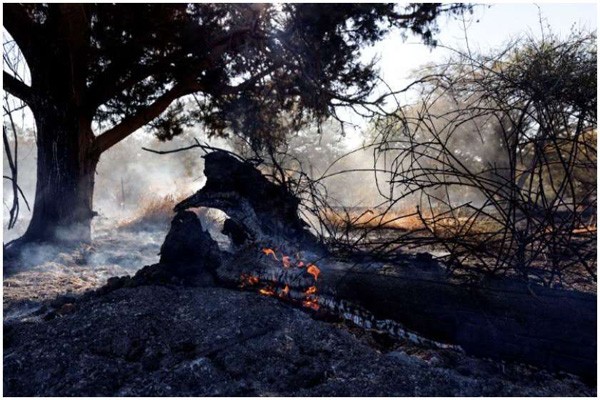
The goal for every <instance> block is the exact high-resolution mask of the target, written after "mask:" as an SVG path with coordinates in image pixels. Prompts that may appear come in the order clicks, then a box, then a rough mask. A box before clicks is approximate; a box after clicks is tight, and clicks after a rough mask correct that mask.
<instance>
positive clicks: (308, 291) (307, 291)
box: [304, 286, 317, 296]
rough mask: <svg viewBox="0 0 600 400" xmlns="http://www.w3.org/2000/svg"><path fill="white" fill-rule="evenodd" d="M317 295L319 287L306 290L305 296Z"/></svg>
mask: <svg viewBox="0 0 600 400" xmlns="http://www.w3.org/2000/svg"><path fill="white" fill-rule="evenodd" d="M315 293H317V287H316V286H311V287H309V288H308V289H306V291H304V294H305V295H307V296H308V295H310V294H315Z"/></svg>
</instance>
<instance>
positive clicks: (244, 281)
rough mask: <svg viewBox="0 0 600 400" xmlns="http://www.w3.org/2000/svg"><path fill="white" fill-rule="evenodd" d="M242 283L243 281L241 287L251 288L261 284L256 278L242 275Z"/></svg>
mask: <svg viewBox="0 0 600 400" xmlns="http://www.w3.org/2000/svg"><path fill="white" fill-rule="evenodd" d="M240 281H241V282H240V286H241V287H244V286H246V285H249V286H253V285H256V284H257V283H258V282H259V279H258V277H256V276H252V275H246V274H242V275H241V276H240Z"/></svg>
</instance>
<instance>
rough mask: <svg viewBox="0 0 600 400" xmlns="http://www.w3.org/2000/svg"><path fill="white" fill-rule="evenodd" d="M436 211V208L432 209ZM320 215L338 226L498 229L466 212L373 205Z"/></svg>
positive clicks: (474, 231)
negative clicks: (447, 213)
mask: <svg viewBox="0 0 600 400" xmlns="http://www.w3.org/2000/svg"><path fill="white" fill-rule="evenodd" d="M434 213H437V211H434ZM321 215H322V218H323V219H324V220H325V221H327V222H328V223H329V224H331V226H333V227H335V228H336V229H338V230H346V229H349V230H352V229H390V230H399V231H405V232H417V231H430V232H435V233H436V234H440V235H442V234H445V235H455V234H459V233H461V234H465V233H467V232H468V233H469V234H481V233H490V232H496V231H498V230H499V229H500V228H501V226H500V224H499V223H497V222H495V221H493V220H491V219H489V218H478V219H477V221H475V222H474V221H473V220H472V219H470V218H469V217H466V216H458V215H456V216H443V217H440V216H438V215H433V214H432V213H427V214H423V218H421V216H419V214H418V213H417V212H416V211H415V210H409V209H403V210H398V211H387V212H385V211H383V210H377V209H365V210H353V211H347V210H346V211H335V210H332V209H328V210H326V211H324V212H322V214H321Z"/></svg>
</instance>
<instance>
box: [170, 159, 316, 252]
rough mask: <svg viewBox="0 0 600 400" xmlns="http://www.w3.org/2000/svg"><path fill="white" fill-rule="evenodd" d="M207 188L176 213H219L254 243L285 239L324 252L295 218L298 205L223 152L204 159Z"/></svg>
mask: <svg viewBox="0 0 600 400" xmlns="http://www.w3.org/2000/svg"><path fill="white" fill-rule="evenodd" d="M204 175H205V176H206V184H205V185H204V186H203V187H202V188H201V189H200V190H199V191H197V192H196V193H195V194H193V195H192V196H190V197H188V198H187V199H185V200H183V201H182V202H180V203H179V204H177V205H176V206H175V211H176V212H179V211H182V210H186V209H188V208H194V207H209V208H216V209H219V210H221V211H223V212H225V213H226V214H227V216H228V217H229V218H230V219H231V220H232V221H231V222H230V224H232V223H235V225H236V231H238V232H239V231H243V232H244V234H246V235H248V236H249V237H251V238H252V240H254V241H265V240H268V238H276V239H277V240H280V239H284V240H287V241H290V242H293V243H298V244H300V245H302V247H304V248H310V249H311V250H312V251H318V252H320V253H324V252H325V248H324V246H321V245H320V244H319V242H318V240H317V239H316V237H315V236H313V235H312V234H311V233H310V231H308V230H307V227H308V224H307V223H306V222H304V221H303V220H302V219H301V218H300V217H299V216H298V205H299V204H300V201H299V200H298V199H297V198H296V197H295V196H293V195H292V194H291V193H289V192H288V191H287V190H286V189H285V188H284V187H282V186H280V185H277V184H275V183H273V182H271V181H269V180H268V179H267V178H266V177H265V176H264V175H263V174H262V173H261V172H260V171H259V170H257V169H256V168H255V167H254V166H253V165H252V164H251V163H249V162H247V161H244V160H241V159H238V158H235V157H233V156H232V155H231V154H229V153H227V152H224V151H214V152H211V153H208V154H206V155H205V156H204Z"/></svg>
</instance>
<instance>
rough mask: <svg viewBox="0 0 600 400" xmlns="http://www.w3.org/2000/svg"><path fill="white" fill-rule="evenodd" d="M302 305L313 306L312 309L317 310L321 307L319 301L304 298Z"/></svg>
mask: <svg viewBox="0 0 600 400" xmlns="http://www.w3.org/2000/svg"><path fill="white" fill-rule="evenodd" d="M302 305H303V306H304V307H307V308H311V309H313V310H315V311H317V310H318V309H319V303H317V301H316V300H304V301H303V302H302Z"/></svg>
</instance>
